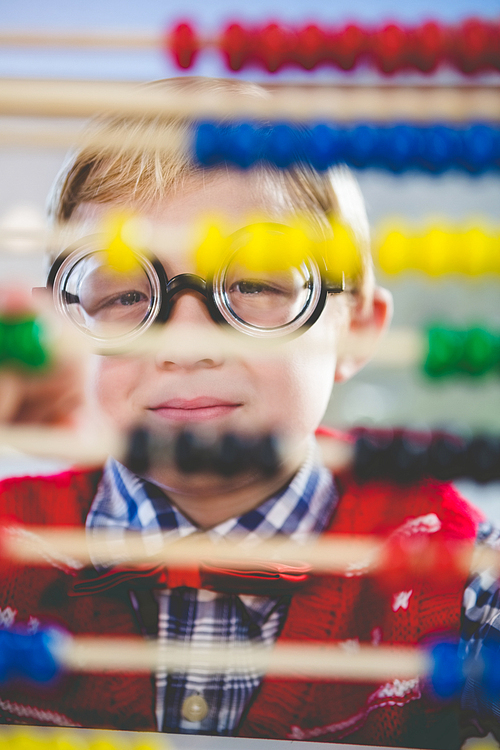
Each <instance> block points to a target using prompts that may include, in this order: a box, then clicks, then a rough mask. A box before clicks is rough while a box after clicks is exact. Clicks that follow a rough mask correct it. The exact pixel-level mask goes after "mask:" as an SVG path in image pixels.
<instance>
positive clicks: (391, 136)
mask: <svg viewBox="0 0 500 750" xmlns="http://www.w3.org/2000/svg"><path fill="white" fill-rule="evenodd" d="M420 150H421V134H420V132H419V129H418V128H415V127H413V126H412V125H404V124H402V123H400V124H398V125H392V126H389V127H387V128H385V129H384V132H383V137H382V147H381V151H382V160H383V164H384V166H385V167H387V169H390V170H391V171H393V172H403V171H405V170H407V169H411V168H412V167H414V166H415V165H416V163H417V160H418V155H419V153H420Z"/></svg>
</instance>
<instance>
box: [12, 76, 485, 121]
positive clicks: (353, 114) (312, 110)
mask: <svg viewBox="0 0 500 750" xmlns="http://www.w3.org/2000/svg"><path fill="white" fill-rule="evenodd" d="M0 114H2V115H23V116H39V117H40V116H41V117H90V116H92V115H95V114H109V115H113V114H114V115H124V116H142V115H147V116H153V117H155V116H161V115H163V116H181V117H187V118H215V119H217V118H221V117H231V116H232V117H238V118H254V119H257V120H259V119H263V118H264V119H265V118H280V119H288V120H295V121H303V122H311V121H315V120H329V121H334V122H352V121H359V120H368V121H377V122H392V121H395V120H397V121H399V120H404V121H413V122H427V121H449V122H467V121H470V120H474V121H475V120H491V121H499V120H500V95H499V87H498V86H480V87H474V88H473V87H468V86H461V87H451V86H413V87H410V86H404V87H403V86H392V85H389V86H328V87H326V86H325V87H317V88H314V89H310V90H305V89H302V90H300V91H297V90H296V89H294V88H293V87H283V88H280V89H274V90H273V94H272V96H270V97H269V98H257V97H256V98H250V97H243V96H242V97H237V96H235V95H234V94H232V93H226V92H214V91H207V92H171V91H161V90H159V89H158V88H148V87H143V88H141V87H140V86H137V85H131V84H122V83H110V82H89V81H54V80H51V81H36V80H28V79H24V80H23V79H18V80H17V79H12V80H3V81H0Z"/></svg>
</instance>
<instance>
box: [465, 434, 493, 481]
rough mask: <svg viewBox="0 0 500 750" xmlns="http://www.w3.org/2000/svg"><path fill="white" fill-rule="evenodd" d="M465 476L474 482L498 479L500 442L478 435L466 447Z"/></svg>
mask: <svg viewBox="0 0 500 750" xmlns="http://www.w3.org/2000/svg"><path fill="white" fill-rule="evenodd" d="M466 463H467V475H468V477H470V478H471V479H474V480H475V481H476V482H481V483H484V482H492V481H494V480H496V479H500V440H498V439H497V438H493V437H489V436H481V435H478V436H477V437H474V438H473V439H472V440H470V442H469V444H468V446H467V459H466Z"/></svg>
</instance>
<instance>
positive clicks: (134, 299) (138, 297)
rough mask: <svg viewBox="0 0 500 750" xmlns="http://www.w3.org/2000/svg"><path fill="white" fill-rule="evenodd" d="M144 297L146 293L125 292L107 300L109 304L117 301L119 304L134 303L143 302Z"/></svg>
mask: <svg viewBox="0 0 500 750" xmlns="http://www.w3.org/2000/svg"><path fill="white" fill-rule="evenodd" d="M145 299H146V295H145V294H143V293H142V292H136V291H133V292H125V293H124V294H120V295H119V296H118V297H115V298H114V299H112V300H110V301H109V304H114V303H118V304H120V305H124V306H125V305H136V304H137V303H138V302H143V301H144V300H145Z"/></svg>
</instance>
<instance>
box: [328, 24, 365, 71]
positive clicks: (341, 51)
mask: <svg viewBox="0 0 500 750" xmlns="http://www.w3.org/2000/svg"><path fill="white" fill-rule="evenodd" d="M367 40H368V35H367V34H366V32H365V31H364V30H362V29H360V28H359V26H356V25H355V24H349V25H347V26H346V27H345V28H344V29H341V30H340V31H339V32H336V33H333V34H331V35H330V40H329V48H330V50H329V52H330V54H329V58H330V59H331V60H332V62H334V63H336V64H337V65H338V66H339V67H340V68H342V69H343V70H351V69H352V68H354V67H355V65H356V64H357V62H358V60H359V58H360V56H361V55H362V54H363V52H365V51H366V48H367Z"/></svg>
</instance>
